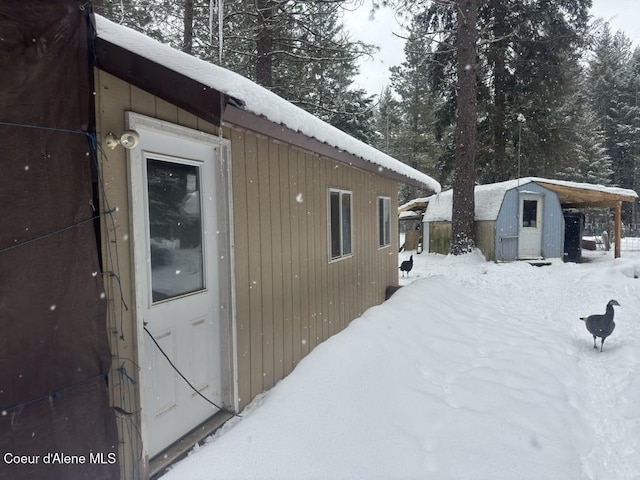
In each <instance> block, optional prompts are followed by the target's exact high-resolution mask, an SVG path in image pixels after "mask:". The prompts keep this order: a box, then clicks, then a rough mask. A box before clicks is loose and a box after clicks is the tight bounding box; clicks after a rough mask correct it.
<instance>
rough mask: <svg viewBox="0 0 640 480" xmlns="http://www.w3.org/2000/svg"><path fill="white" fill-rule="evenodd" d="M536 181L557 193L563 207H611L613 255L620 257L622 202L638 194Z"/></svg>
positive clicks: (624, 190) (579, 184)
mask: <svg viewBox="0 0 640 480" xmlns="http://www.w3.org/2000/svg"><path fill="white" fill-rule="evenodd" d="M536 182H537V183H538V184H540V185H542V186H544V187H546V188H548V189H549V190H553V191H554V192H556V194H557V195H558V199H559V200H560V205H561V206H562V208H563V209H568V208H613V209H615V213H614V231H615V235H614V256H615V258H619V257H620V236H621V233H622V202H635V201H636V199H637V198H638V195H637V194H636V193H635V192H634V191H632V190H628V189H624V188H615V187H602V186H601V185H591V184H588V183H574V182H562V181H558V180H548V179H541V178H540V179H536Z"/></svg>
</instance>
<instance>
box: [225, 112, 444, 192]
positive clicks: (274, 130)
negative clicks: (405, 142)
mask: <svg viewBox="0 0 640 480" xmlns="http://www.w3.org/2000/svg"><path fill="white" fill-rule="evenodd" d="M224 122H225V123H229V124H231V125H235V126H237V127H240V128H244V129H246V130H251V131H253V132H255V133H258V134H261V135H264V136H267V137H271V138H274V139H276V140H278V141H281V142H283V143H288V144H291V145H294V146H296V147H299V148H302V149H304V150H308V151H311V152H314V153H317V154H318V155H321V156H324V157H327V158H330V159H332V160H335V161H337V162H339V163H342V164H344V165H347V166H349V167H355V168H358V169H360V170H364V171H367V172H369V173H374V174H376V175H380V176H383V177H385V178H389V179H392V180H395V181H397V182H400V183H405V184H407V185H412V186H415V187H418V188H422V189H425V190H427V191H432V189H431V188H430V187H429V186H428V185H426V184H423V183H422V182H420V181H418V180H416V179H414V178H411V177H407V176H405V175H402V174H401V173H398V172H395V171H393V170H390V169H387V168H383V167H381V166H379V165H377V164H375V163H373V162H370V161H368V160H366V159H364V158H361V157H358V156H356V155H353V154H351V153H349V152H347V151H345V150H341V149H339V148H336V147H334V146H331V145H329V144H328V143H324V142H321V141H319V140H317V139H315V138H312V137H309V136H307V135H305V134H303V133H300V132H296V131H294V130H292V129H291V128H289V127H287V126H286V125H280V124H277V123H274V122H272V121H271V120H269V119H267V118H264V117H261V116H258V115H256V114H254V113H252V112H248V111H246V110H243V109H241V108H238V107H236V106H233V105H231V104H229V105H228V106H227V108H226V110H225V112H224Z"/></svg>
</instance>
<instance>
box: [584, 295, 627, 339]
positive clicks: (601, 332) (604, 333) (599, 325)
mask: <svg viewBox="0 0 640 480" xmlns="http://www.w3.org/2000/svg"><path fill="white" fill-rule="evenodd" d="M614 305H616V306H618V307H619V306H620V304H619V303H618V302H617V301H616V300H611V301H610V302H609V303H607V311H606V312H605V314H604V315H589V316H588V317H580V320H582V321H583V322H584V323H585V325H586V327H587V330H589V333H591V335H593V348H598V347H597V346H596V337H600V338H601V339H602V340H601V341H600V351H602V346H603V345H604V339H605V338H607V337H608V336H609V335H611V332H613V329H614V328H616V324H615V322H614V321H613V306H614Z"/></svg>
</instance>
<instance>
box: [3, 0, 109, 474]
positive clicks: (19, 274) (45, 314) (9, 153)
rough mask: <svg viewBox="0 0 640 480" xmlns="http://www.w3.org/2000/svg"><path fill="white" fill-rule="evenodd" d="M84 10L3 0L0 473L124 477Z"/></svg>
mask: <svg viewBox="0 0 640 480" xmlns="http://www.w3.org/2000/svg"><path fill="white" fill-rule="evenodd" d="M85 3H86V2H79V1H70V0H47V1H41V0H3V1H2V2H0V72H1V73H0V478H2V479H5V478H7V479H8V478H10V479H36V478H37V479H65V480H68V479H74V480H75V479H92V480H94V479H116V478H119V470H120V469H119V465H118V463H117V452H118V437H117V431H116V424H115V418H114V413H113V410H112V409H111V408H110V406H109V400H108V391H107V377H106V375H107V373H108V369H109V362H110V353H109V346H108V341H107V333H106V314H105V312H106V299H105V298H103V297H104V295H103V293H102V292H103V283H102V277H101V272H100V266H99V263H98V249H97V245H96V234H95V229H94V223H93V221H92V220H91V219H92V217H94V216H95V215H97V213H96V212H95V211H94V210H93V207H92V203H93V202H92V197H93V195H92V192H93V188H92V177H91V162H92V161H93V160H92V159H93V158H95V157H94V153H95V152H94V151H93V147H92V143H91V142H90V141H89V137H88V136H86V135H85V134H83V133H82V131H87V130H90V129H91V128H92V125H93V107H92V102H93V95H92V92H93V85H92V77H91V75H92V68H91V65H90V55H89V50H90V48H89V45H90V42H89V40H88V38H89V37H88V36H87V30H88V26H87V18H88V13H89V12H88V11H87V8H88V5H89V4H88V3H87V8H85V7H83V4H85ZM8 123H10V124H17V125H7V124H8ZM18 125H30V126H38V127H46V128H47V129H43V128H26V127H25V126H18ZM49 129H50V130H49ZM60 130H71V131H73V132H80V133H72V132H65V131H60ZM56 454H57V455H56ZM14 455H18V456H21V455H30V456H31V458H29V459H28V460H30V461H31V462H35V463H32V464H23V463H17V464H16V463H13V462H15V461H16V458H15V457H14ZM47 455H49V456H48V457H47ZM61 455H67V456H72V455H75V456H76V457H72V458H70V459H71V460H72V461H73V463H71V464H66V465H65V464H59V463H56V462H55V461H62V460H63V458H62V457H61ZM36 456H37V457H36ZM47 460H49V462H48V463H47ZM67 460H69V458H68V459H67ZM82 461H84V463H79V462H82Z"/></svg>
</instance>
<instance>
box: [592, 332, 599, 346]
mask: <svg viewBox="0 0 640 480" xmlns="http://www.w3.org/2000/svg"><path fill="white" fill-rule="evenodd" d="M593 348H598V346H597V345H596V336H595V335H594V336H593Z"/></svg>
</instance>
